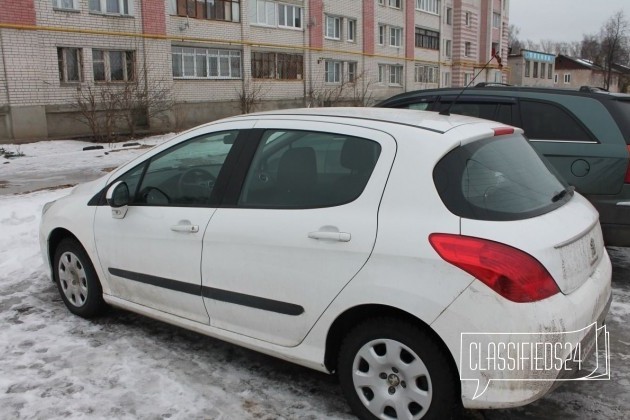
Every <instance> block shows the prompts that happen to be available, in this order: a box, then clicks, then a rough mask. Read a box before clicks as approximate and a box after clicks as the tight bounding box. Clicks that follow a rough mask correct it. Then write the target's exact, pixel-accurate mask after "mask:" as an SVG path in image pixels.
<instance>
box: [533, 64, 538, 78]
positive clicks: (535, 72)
mask: <svg viewBox="0 0 630 420" xmlns="http://www.w3.org/2000/svg"><path fill="white" fill-rule="evenodd" d="M537 77H538V62H537V61H534V79H536V78H537Z"/></svg>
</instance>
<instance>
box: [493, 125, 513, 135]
mask: <svg viewBox="0 0 630 420" xmlns="http://www.w3.org/2000/svg"><path fill="white" fill-rule="evenodd" d="M492 130H493V131H494V136H495V137H496V136H505V135H506V134H514V128H512V127H497V128H493V129H492Z"/></svg>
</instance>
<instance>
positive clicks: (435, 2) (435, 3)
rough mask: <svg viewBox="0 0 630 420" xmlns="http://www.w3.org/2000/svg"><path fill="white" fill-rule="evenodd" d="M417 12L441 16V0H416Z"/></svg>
mask: <svg viewBox="0 0 630 420" xmlns="http://www.w3.org/2000/svg"><path fill="white" fill-rule="evenodd" d="M416 10H419V11H421V12H426V13H431V14H432V15H439V14H440V0H416Z"/></svg>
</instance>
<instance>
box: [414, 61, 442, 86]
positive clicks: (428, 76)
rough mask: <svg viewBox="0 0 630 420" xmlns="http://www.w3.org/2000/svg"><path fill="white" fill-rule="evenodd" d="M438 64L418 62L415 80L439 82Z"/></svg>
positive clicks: (419, 81) (417, 81)
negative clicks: (429, 64)
mask: <svg viewBox="0 0 630 420" xmlns="http://www.w3.org/2000/svg"><path fill="white" fill-rule="evenodd" d="M437 79H438V68H437V66H427V65H422V64H416V67H415V77H414V81H415V82H416V83H437Z"/></svg>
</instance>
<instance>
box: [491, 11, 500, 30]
mask: <svg viewBox="0 0 630 420" xmlns="http://www.w3.org/2000/svg"><path fill="white" fill-rule="evenodd" d="M492 27H493V28H495V29H499V28H500V27H501V13H497V12H492Z"/></svg>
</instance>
